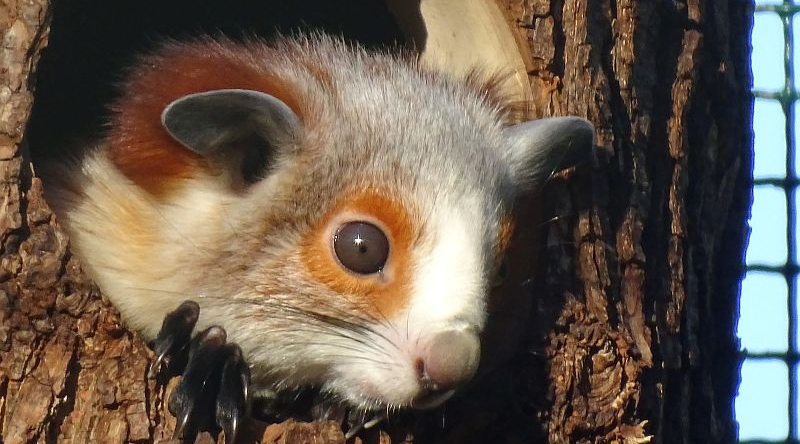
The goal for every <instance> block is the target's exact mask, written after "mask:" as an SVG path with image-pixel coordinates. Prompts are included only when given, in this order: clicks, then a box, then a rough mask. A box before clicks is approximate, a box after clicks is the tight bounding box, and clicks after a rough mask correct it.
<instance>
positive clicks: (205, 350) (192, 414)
mask: <svg viewBox="0 0 800 444" xmlns="http://www.w3.org/2000/svg"><path fill="white" fill-rule="evenodd" d="M226 340H227V334H226V333H225V330H224V329H223V328H222V327H217V326H214V327H209V328H208V329H206V330H204V331H202V332H200V333H199V334H198V335H197V336H196V337H195V338H194V339H193V340H192V342H191V345H190V348H189V360H188V362H187V363H186V370H185V371H184V372H183V377H182V378H181V382H179V383H178V385H177V386H176V387H175V389H174V390H173V391H172V395H170V398H169V405H168V407H169V411H170V413H172V414H173V415H175V417H176V418H178V424H177V426H176V428H175V433H176V435H177V436H178V437H180V438H182V439H184V440H188V439H189V437H190V436H194V435H196V434H197V432H198V429H199V428H200V426H202V425H204V424H206V423H213V418H212V412H211V409H212V406H213V404H212V401H213V399H214V397H215V396H216V392H217V390H218V388H219V385H218V384H219V381H218V380H216V378H214V374H215V373H216V372H218V371H219V369H220V367H221V365H222V362H224V361H223V360H224V358H225V342H226Z"/></svg>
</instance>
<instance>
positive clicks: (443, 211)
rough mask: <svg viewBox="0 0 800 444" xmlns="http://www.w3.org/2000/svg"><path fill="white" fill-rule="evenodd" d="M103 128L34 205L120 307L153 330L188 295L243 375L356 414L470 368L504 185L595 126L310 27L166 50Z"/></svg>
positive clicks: (510, 196)
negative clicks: (270, 39)
mask: <svg viewBox="0 0 800 444" xmlns="http://www.w3.org/2000/svg"><path fill="white" fill-rule="evenodd" d="M110 128H111V129H110V131H109V134H108V135H107V137H106V138H105V139H104V141H103V143H101V144H100V146H99V147H98V148H97V149H95V150H92V151H91V152H90V153H89V154H88V155H87V157H86V158H85V159H84V160H83V162H82V164H81V166H80V167H78V168H73V169H72V170H70V171H67V172H64V173H63V174H62V176H63V179H60V180H61V181H62V182H61V183H60V185H56V186H55V187H53V188H52V190H51V191H50V201H51V202H52V203H53V205H54V207H55V208H56V211H57V213H58V214H59V217H60V218H61V220H62V223H63V224H64V226H65V228H66V229H67V231H68V232H69V234H70V236H71V239H72V240H73V244H74V249H75V250H76V253H78V254H79V255H80V256H81V257H82V259H83V260H84V261H85V264H86V267H87V269H88V271H89V272H90V274H92V276H93V277H94V278H95V279H96V281H97V282H98V284H99V285H100V287H101V288H102V289H103V291H104V292H105V293H106V294H107V295H108V297H109V298H110V299H111V300H112V301H113V302H114V303H115V305H116V306H117V307H118V308H119V309H120V311H121V312H122V314H123V317H124V319H125V320H126V321H127V322H128V323H129V324H130V325H131V326H133V327H134V328H137V329H139V330H141V331H142V332H143V333H144V334H145V335H146V336H148V337H152V336H154V335H155V333H156V332H157V331H158V328H159V325H160V322H161V319H162V318H163V316H164V314H165V313H167V312H168V311H170V310H171V309H172V308H174V307H175V306H176V305H177V304H178V303H180V301H182V300H185V299H187V298H188V299H193V300H195V301H197V303H198V304H199V305H200V308H201V309H200V313H201V316H200V320H199V323H198V326H199V327H203V326H209V325H215V324H217V325H221V326H223V327H224V328H225V329H226V330H227V332H228V336H229V338H230V340H231V341H235V342H237V343H238V344H239V345H240V346H241V347H242V349H243V351H244V354H245V357H246V359H247V361H248V362H249V363H250V366H251V370H252V373H253V380H254V385H255V386H256V388H258V387H262V388H265V389H269V390H280V389H282V388H294V387H299V386H306V385H313V386H317V387H320V388H321V389H322V390H323V391H325V392H327V393H330V394H332V395H333V396H335V397H338V398H339V399H342V400H344V401H346V402H348V403H350V404H352V405H355V406H358V407H360V408H365V409H379V408H390V407H391V408H394V407H407V406H411V407H418V408H425V407H431V406H435V405H438V404H440V403H441V402H443V401H444V400H445V399H447V398H448V397H449V396H450V395H452V393H453V391H454V390H455V389H457V388H458V387H460V386H462V385H464V384H465V383H466V382H467V381H469V379H470V378H471V377H472V376H473V374H474V373H475V371H476V369H477V367H478V364H479V361H480V354H481V353H480V349H481V342H480V337H481V332H482V331H483V329H484V327H485V323H486V317H487V315H486V300H487V295H488V293H489V291H490V290H491V284H492V279H493V276H494V274H495V273H496V271H497V269H498V264H499V263H500V260H501V259H502V257H503V254H504V252H505V249H506V247H507V245H508V242H509V239H510V236H511V233H512V231H513V224H514V220H513V214H512V211H511V210H512V207H513V203H514V201H515V199H516V197H517V196H519V195H520V194H523V193H525V192H529V191H533V190H536V189H537V188H538V187H540V186H541V184H542V183H543V182H544V180H546V179H547V178H548V177H549V176H550V174H551V173H552V172H553V171H555V170H557V169H558V168H559V167H565V166H569V165H570V164H572V163H575V162H576V161H578V160H583V159H586V158H589V157H590V156H591V150H592V137H593V136H592V134H593V130H592V127H591V125H590V124H589V123H588V122H586V121H585V120H582V119H578V118H558V119H545V120H539V121H533V122H527V123H522V124H518V125H514V126H506V125H505V124H504V114H503V112H502V109H501V106H500V105H499V104H498V103H497V102H495V101H493V99H492V98H491V97H490V94H487V93H486V91H485V90H481V88H475V87H472V86H469V85H468V84H466V83H464V82H459V81H455V80H450V79H448V78H446V77H444V76H440V75H436V74H434V73H430V72H427V71H425V69H424V68H422V67H420V66H418V65H417V64H416V63H415V62H413V61H410V60H407V59H403V58H400V57H394V56H390V55H386V54H370V53H367V52H365V51H364V50H361V49H358V48H352V47H349V46H347V45H345V44H343V43H341V42H338V41H336V40H333V39H330V38H326V37H314V38H308V37H306V38H302V37H301V38H297V39H285V40H280V41H278V42H277V43H275V44H272V45H267V44H264V43H259V42H250V43H247V44H234V43H231V42H227V41H211V40H202V41H198V42H194V43H187V44H170V45H167V46H165V47H164V48H162V49H161V50H160V51H159V52H156V53H154V54H152V55H149V56H146V57H145V58H143V59H142V60H141V61H140V63H139V65H137V67H135V68H134V69H133V70H132V71H131V73H130V74H129V78H128V80H127V81H126V82H125V83H124V87H123V95H122V98H121V99H120V100H119V101H118V102H117V104H116V105H115V109H114V115H113V118H112V121H111V126H110Z"/></svg>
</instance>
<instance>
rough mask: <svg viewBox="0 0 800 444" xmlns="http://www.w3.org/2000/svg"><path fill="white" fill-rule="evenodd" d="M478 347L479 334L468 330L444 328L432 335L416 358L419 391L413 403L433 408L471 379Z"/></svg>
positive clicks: (416, 405)
mask: <svg viewBox="0 0 800 444" xmlns="http://www.w3.org/2000/svg"><path fill="white" fill-rule="evenodd" d="M480 350H481V347H480V340H479V339H478V335H477V334H475V333H473V332H472V331H469V330H446V331H443V332H439V333H437V334H436V335H435V336H433V337H432V338H431V339H430V340H429V341H428V342H427V346H426V348H425V352H424V354H423V356H422V357H420V358H418V359H417V361H416V370H417V377H418V378H419V383H420V387H421V391H422V393H421V394H420V395H419V396H418V397H417V398H415V399H414V402H413V403H412V405H413V407H415V408H419V409H426V408H433V407H436V406H438V405H439V404H441V403H443V402H444V401H446V400H447V399H448V398H450V396H452V395H453V393H454V392H455V390H456V389H457V388H459V387H461V386H462V385H464V384H466V383H467V382H468V381H469V380H470V379H472V376H473V375H474V374H475V371H476V370H477V369H478V363H479V361H480Z"/></svg>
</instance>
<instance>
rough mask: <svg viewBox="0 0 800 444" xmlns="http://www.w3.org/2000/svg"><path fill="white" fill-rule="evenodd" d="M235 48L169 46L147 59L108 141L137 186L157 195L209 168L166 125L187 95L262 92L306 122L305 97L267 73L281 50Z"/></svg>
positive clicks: (119, 105) (211, 43) (130, 79)
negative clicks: (168, 110)
mask: <svg viewBox="0 0 800 444" xmlns="http://www.w3.org/2000/svg"><path fill="white" fill-rule="evenodd" d="M247 48H248V49H247V50H243V49H242V47H241V46H239V47H236V48H234V45H233V44H232V43H230V42H226V41H221V42H215V41H202V42H198V43H195V44H190V45H168V46H166V47H165V48H164V49H162V50H161V51H160V52H158V53H156V54H155V55H151V56H148V57H145V58H144V59H143V60H141V63H139V64H138V65H137V68H136V69H134V70H133V71H132V72H131V73H130V75H129V77H128V81H127V82H126V83H125V84H124V85H123V91H125V95H124V96H123V97H122V98H121V99H120V100H119V101H118V102H117V103H116V106H115V111H116V113H115V115H114V117H113V120H112V122H111V124H112V128H113V130H112V132H111V133H110V134H109V135H108V139H107V145H108V147H109V151H110V153H109V157H110V159H111V160H112V161H113V162H114V163H115V164H116V165H117V167H118V168H119V169H120V171H122V172H123V174H125V175H126V176H127V177H128V178H130V179H131V180H132V181H133V182H135V183H136V184H137V185H139V186H141V187H142V188H144V189H146V190H147V191H149V192H151V193H153V194H161V193H163V192H165V191H167V190H169V188H170V185H171V184H173V183H174V180H175V179H180V178H185V177H189V176H191V175H192V173H193V171H196V170H198V169H202V168H206V164H205V162H204V161H203V159H202V158H201V157H200V156H198V155H196V154H194V153H192V152H190V151H189V150H187V149H186V148H184V147H183V146H181V145H180V144H179V143H178V142H176V141H175V140H174V139H172V138H171V137H170V136H169V134H167V132H166V131H165V130H164V128H163V127H162V125H161V112H162V111H163V110H164V108H165V107H166V106H167V105H168V104H169V103H170V102H172V101H173V100H175V99H178V98H180V97H182V96H185V95H187V94H192V93H197V92H202V91H209V90H215V89H227V88H241V89H251V90H257V91H262V92H265V93H267V94H271V95H273V96H275V97H277V98H278V99H280V100H282V101H283V102H285V103H286V104H287V105H288V106H289V107H290V108H291V109H292V110H293V111H294V112H295V113H296V114H297V115H298V116H299V117H300V119H301V120H303V118H304V115H305V111H306V110H305V109H303V107H302V103H303V101H302V97H299V93H298V92H297V91H295V90H294V89H293V85H291V84H290V83H288V82H287V81H286V80H285V79H280V78H278V77H276V76H275V75H273V74H272V73H270V72H268V71H266V70H265V68H264V66H265V64H264V63H263V60H265V59H267V60H269V59H271V58H274V57H276V53H277V51H279V50H280V48H281V47H278V48H277V49H273V48H267V47H265V46H258V45H252V46H249V47H247Z"/></svg>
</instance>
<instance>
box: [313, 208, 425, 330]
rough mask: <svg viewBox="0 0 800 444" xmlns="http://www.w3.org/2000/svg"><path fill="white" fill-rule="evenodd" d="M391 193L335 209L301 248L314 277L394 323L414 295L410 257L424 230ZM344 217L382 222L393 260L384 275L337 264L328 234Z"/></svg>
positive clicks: (389, 262)
mask: <svg viewBox="0 0 800 444" xmlns="http://www.w3.org/2000/svg"><path fill="white" fill-rule="evenodd" d="M391 195H392V194H391V193H378V192H366V193H362V194H360V195H357V196H356V197H354V198H351V199H348V200H345V201H343V202H340V203H339V204H337V205H335V207H334V208H333V210H331V211H330V212H329V213H328V214H327V215H326V216H325V217H324V218H323V219H322V222H321V223H320V225H319V226H318V227H316V229H315V230H314V231H313V234H312V235H311V236H309V237H308V241H307V243H306V244H305V245H304V246H303V248H301V251H302V255H303V256H302V260H303V263H304V264H305V266H306V268H307V269H308V271H309V272H310V273H311V274H312V276H313V277H314V278H315V279H316V280H318V281H319V282H322V283H323V284H325V285H327V286H328V287H329V288H331V289H332V290H334V291H336V292H337V293H340V294H342V295H344V296H345V297H350V296H351V295H352V296H355V297H356V300H354V301H352V302H353V303H355V304H357V305H358V306H363V307H365V308H367V309H370V311H371V312H372V314H373V315H376V316H378V315H379V316H381V317H386V318H391V317H392V316H393V315H395V314H397V312H398V311H399V310H400V309H402V308H403V307H405V306H407V305H408V304H407V302H408V298H409V297H410V296H411V271H412V269H413V266H412V264H411V252H412V251H413V244H414V241H415V240H416V239H417V238H418V232H419V228H418V226H417V224H414V223H413V220H414V219H413V217H412V214H413V212H410V211H409V210H408V209H406V208H405V207H404V206H403V205H402V204H401V203H399V202H397V201H395V200H392V199H391V198H389V197H388V196H391ZM343 212H352V213H355V214H363V215H367V216H370V217H372V218H374V219H376V220H378V221H380V222H382V225H383V228H384V229H385V230H386V231H387V232H386V235H387V237H388V238H389V243H390V256H389V260H388V261H387V266H386V268H385V270H384V273H381V274H379V275H377V276H366V277H364V276H358V275H355V274H353V273H350V272H348V271H346V270H345V269H344V268H343V267H342V266H341V265H340V264H339V263H338V261H337V260H336V258H335V256H334V253H333V250H332V240H331V238H330V236H329V232H328V230H327V228H328V225H329V224H330V222H331V220H332V219H333V218H334V217H336V216H337V215H339V214H341V213H343Z"/></svg>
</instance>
